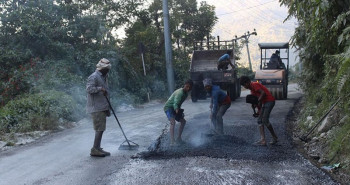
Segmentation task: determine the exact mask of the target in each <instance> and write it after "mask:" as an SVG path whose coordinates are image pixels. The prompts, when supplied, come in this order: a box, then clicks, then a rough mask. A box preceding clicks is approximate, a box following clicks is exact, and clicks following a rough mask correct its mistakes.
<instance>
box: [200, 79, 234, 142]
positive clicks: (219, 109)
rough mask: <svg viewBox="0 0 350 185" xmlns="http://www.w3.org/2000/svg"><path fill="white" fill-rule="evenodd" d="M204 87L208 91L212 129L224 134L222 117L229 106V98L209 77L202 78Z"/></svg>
mask: <svg viewBox="0 0 350 185" xmlns="http://www.w3.org/2000/svg"><path fill="white" fill-rule="evenodd" d="M203 85H204V88H205V90H206V91H207V92H209V93H210V96H211V101H210V106H209V107H210V109H211V114H210V119H211V122H212V124H213V127H214V131H215V133H216V134H218V135H223V134H224V123H223V119H222V117H223V116H224V114H225V113H226V111H227V109H228V108H230V106H231V99H230V96H228V95H227V94H226V93H225V92H224V91H223V90H221V89H220V87H219V86H217V85H213V84H212V81H211V79H209V78H206V79H204V80H203Z"/></svg>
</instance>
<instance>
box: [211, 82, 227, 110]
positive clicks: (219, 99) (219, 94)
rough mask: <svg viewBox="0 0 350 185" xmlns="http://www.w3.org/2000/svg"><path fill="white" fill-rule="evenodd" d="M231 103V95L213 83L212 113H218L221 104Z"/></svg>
mask: <svg viewBox="0 0 350 185" xmlns="http://www.w3.org/2000/svg"><path fill="white" fill-rule="evenodd" d="M230 103H231V99H230V97H229V96H228V95H227V94H226V93H225V92H224V91H223V90H221V89H220V87H219V86H217V85H213V86H212V89H211V104H212V106H213V109H212V113H213V114H216V113H217V111H218V109H219V105H221V104H230Z"/></svg>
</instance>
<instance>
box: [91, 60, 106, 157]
mask: <svg viewBox="0 0 350 185" xmlns="http://www.w3.org/2000/svg"><path fill="white" fill-rule="evenodd" d="M96 68H97V69H96V71H95V72H93V73H92V74H91V75H90V76H89V78H88V80H87V85H86V91H87V104H86V112H87V113H88V114H91V117H92V122H93V126H94V130H95V140H94V145H93V147H92V148H91V152H90V155H91V156H96V157H105V156H109V155H111V154H110V153H109V152H106V151H104V150H103V149H102V148H101V140H102V135H103V132H104V131H105V130H106V117H109V116H110V115H111V113H110V110H109V104H108V102H107V99H106V97H107V98H108V96H109V94H108V84H107V73H108V72H109V70H110V69H111V64H110V62H109V60H107V59H105V58H102V59H101V60H100V61H99V62H98V63H97V65H96Z"/></svg>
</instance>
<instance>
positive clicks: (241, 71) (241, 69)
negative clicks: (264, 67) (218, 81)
mask: <svg viewBox="0 0 350 185" xmlns="http://www.w3.org/2000/svg"><path fill="white" fill-rule="evenodd" d="M237 74H238V76H239V77H240V76H248V77H249V78H250V79H251V80H253V79H254V78H255V73H254V72H253V71H251V70H250V69H249V68H248V67H239V68H238V69H237Z"/></svg>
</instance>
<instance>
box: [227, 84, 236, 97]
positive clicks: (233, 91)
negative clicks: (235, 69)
mask: <svg viewBox="0 0 350 185" xmlns="http://www.w3.org/2000/svg"><path fill="white" fill-rule="evenodd" d="M236 89H237V88H236V84H233V85H230V86H229V88H228V92H227V93H228V95H229V96H230V98H231V101H235V99H236Z"/></svg>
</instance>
